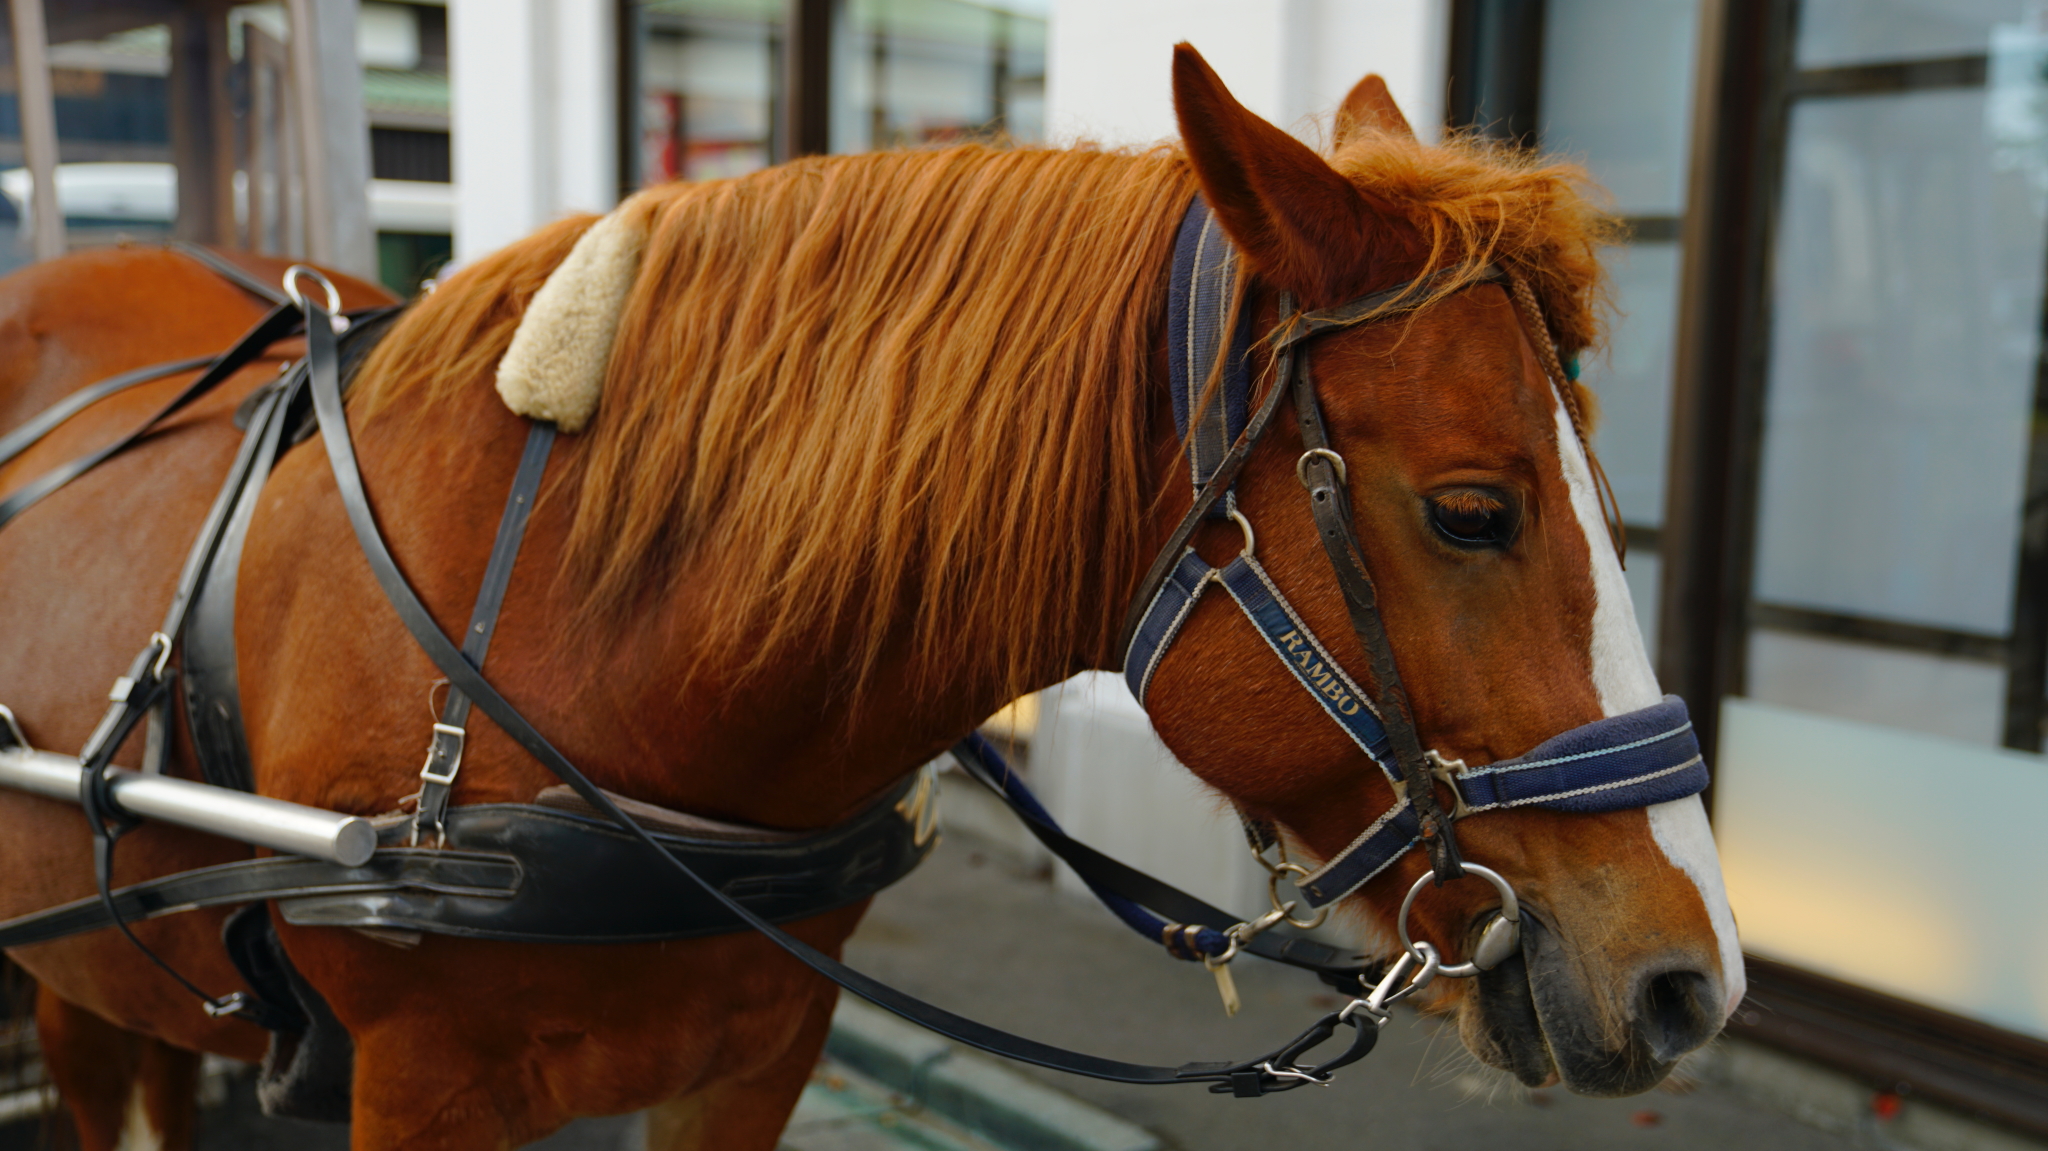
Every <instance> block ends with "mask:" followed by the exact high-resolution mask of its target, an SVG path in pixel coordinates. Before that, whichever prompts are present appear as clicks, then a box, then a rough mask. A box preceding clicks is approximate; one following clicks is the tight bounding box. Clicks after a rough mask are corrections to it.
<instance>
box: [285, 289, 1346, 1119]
mask: <svg viewBox="0 0 2048 1151" xmlns="http://www.w3.org/2000/svg"><path fill="white" fill-rule="evenodd" d="M306 311H307V324H306V326H307V329H308V336H307V361H308V364H309V365H310V369H311V386H312V394H313V410H314V413H315V415H316V416H317V418H318V420H319V424H320V435H321V439H322V441H323V443H324V444H325V446H326V449H327V459H328V463H329V465H330V466H331V467H332V469H333V471H334V478H335V485H336V488H337V490H338V491H339V493H340V496H341V501H342V506H343V508H344V509H345V510H346V512H347V514H348V518H349V525H350V527H351V528H353V529H354V531H355V535H356V542H357V543H358V545H359V546H360V547H361V548H362V551H363V555H364V558H365V559H367V560H368V561H369V564H370V569H371V572H372V574H373V575H375V577H376V579H377V582H378V584H379V585H380V586H381V587H382V588H383V589H384V594H385V596H386V597H387V598H388V599H389V600H390V601H391V605H392V607H393V608H394V609H395V610H396V611H397V612H398V616H399V619H400V620H401V621H402V622H403V623H404V624H405V627H406V630H408V631H410V632H411V633H412V635H413V639H414V640H415V641H416V642H418V643H419V645H420V647H421V649H422V650H423V651H425V652H426V654H427V657H428V658H429V659H431V660H432V661H433V662H434V664H435V666H436V667H438V668H440V670H441V674H443V675H445V676H447V677H448V681H449V686H450V687H451V688H452V689H457V690H460V691H462V692H463V693H465V694H466V695H468V696H469V697H470V698H471V699H472V700H474V701H475V704H476V707H477V708H478V709H479V710H481V711H482V712H483V713H484V714H485V715H487V716H489V717H490V719H491V721H492V722H493V723H495V724H497V725H498V727H499V728H500V729H501V730H503V731H504V732H505V734H507V735H509V736H511V737H512V739H513V741H514V742H516V743H518V744H519V745H520V746H521V747H523V748H525V749H526V751H527V752H528V753H529V754H531V755H532V756H533V757H534V758H535V759H537V760H539V761H540V763H541V765H542V766H543V767H546V768H547V769H548V770H549V771H550V772H551V773H553V774H554V775H555V776H556V777H557V778H558V779H560V780H561V781H562V782H563V783H566V784H568V785H569V787H570V788H571V789H572V790H573V791H575V792H576V794H577V795H579V796H581V797H582V799H583V801H584V802H585V803H588V804H589V805H590V806H591V807H593V808H595V809H596V810H598V811H600V812H602V813H603V814H604V815H605V816H606V817H607V818H609V819H610V820H611V821H612V822H614V823H616V824H618V825H619V826H620V827H621V828H623V829H625V830H626V831H627V832H628V833H630V834H631V835H633V836H634V837H635V838H636V839H638V840H640V841H641V842H642V843H643V844H645V845H646V846H647V848H648V849H649V850H651V851H653V852H654V853H655V854H657V855H658V856H660V858H661V859H662V860H663V861H665V862H666V863H667V864H668V865H669V866H671V867H673V868H675V869H676V870H677V871H679V872H681V873H682V874H683V875H685V876H687V877H689V879H690V880H691V881H692V882H694V883H696V884H697V885H698V886H699V887H701V888H702V889H703V890H704V891H705V892H706V893H707V894H709V895H711V896H712V897H713V898H714V899H715V900H717V902H718V903H719V904H720V905H722V906H723V907H724V908H725V909H726V910H727V911H729V912H731V913H732V914H733V915H734V916H735V917H736V918H738V919H739V920H740V921H741V922H743V923H745V924H746V925H747V926H749V927H751V928H753V929H754V930H755V931H758V932H760V933H761V934H762V935H764V936H766V937H767V938H768V939H769V940H770V941H771V942H773V943H774V944H775V945H776V946H778V947H780V948H782V949H783V950H784V951H787V952H788V953H789V954H790V955H792V956H794V957H795V958H796V959H797V960H799V961H801V962H802V963H803V964H804V965H806V966H808V967H810V968H811V969H812V970H814V971H816V972H818V973H819V974H820V975H823V976H825V977H826V978H827V979H830V980H832V981H833V982H834V983H837V984H838V985H839V986H841V987H843V988H845V989H846V990H848V991H851V992H853V993H854V994H856V995H858V996H860V997H861V998H863V999H866V1000H867V1001H869V1002H870V1003H873V1004H875V1005H876V1006H878V1007H882V1008H884V1009H886V1010H888V1011H891V1012H893V1013H895V1014H897V1015H900V1016H902V1017H903V1018H905V1019H907V1020H909V1021H911V1022H913V1023H916V1024H918V1025H919V1026H921V1027H924V1028H926V1029H927V1030H930V1031H934V1032H937V1033H938V1034H940V1035H944V1036H946V1037H947V1038H949V1039H953V1040H955V1041H957V1042H960V1043H964V1044H966V1045H967V1046H969V1047H974V1048H977V1049H979V1050H982V1051H986V1052H988V1053H990V1054H993V1055H999V1056H1002V1057H1004V1058H1007V1059H1014V1060H1017V1061H1019V1062H1022V1063H1029V1064H1033V1065H1035V1066H1039V1067H1045V1068H1049V1069H1051V1070H1055V1071H1064V1072H1068V1073H1071V1074H1075V1075H1083V1076H1087V1077H1090V1078H1094V1079H1107V1080H1111V1081H1114V1082H1120V1083H1139V1084H1167V1083H1207V1084H1211V1085H1212V1088H1211V1089H1212V1090H1221V1091H1230V1092H1232V1093H1233V1094H1237V1095H1240V1096H1256V1095H1263V1094H1271V1093H1274V1092H1277V1091H1285V1090H1290V1089H1292V1088H1294V1087H1298V1086H1300V1085H1301V1084H1302V1083H1304V1082H1310V1081H1314V1079H1313V1076H1314V1075H1318V1074H1325V1073H1327V1072H1328V1071H1330V1070H1334V1069H1335V1068H1337V1067H1339V1066H1342V1065H1344V1064H1348V1063H1350V1062H1352V1061H1354V1060H1356V1059H1358V1058H1361V1057H1362V1056H1364V1055H1365V1054H1366V1053H1367V1052H1368V1051H1370V1050H1371V1048H1372V1045H1373V1043H1374V1041H1375V1040H1376V1039H1377V1038H1378V1035H1379V1031H1378V1028H1377V1027H1376V1026H1374V1025H1372V1024H1371V1023H1370V1022H1368V1021H1365V1020H1363V1019H1361V1018H1360V1017H1359V1016H1357V1015H1349V1016H1342V1017H1340V1015H1339V1013H1337V1012H1331V1013H1330V1014H1329V1015H1326V1016H1325V1017H1324V1018H1322V1019H1320V1020H1318V1021H1317V1022H1316V1023H1315V1025H1313V1026H1311V1027H1310V1028H1309V1029H1308V1031H1306V1032H1304V1033H1303V1034H1302V1035H1301V1036H1299V1037H1298V1038H1296V1039H1295V1040H1294V1041H1293V1042H1291V1043H1289V1044H1288V1045H1287V1046H1286V1047H1283V1048H1281V1049H1280V1050H1278V1051H1275V1052H1272V1053H1271V1054H1268V1055H1265V1056H1261V1057H1259V1058H1255V1059H1250V1060H1244V1061H1239V1062H1228V1061H1226V1062H1220V1063H1188V1064H1183V1065H1181V1066H1179V1067H1166V1066H1158V1065H1149V1064H1141V1063H1127V1062H1124V1061H1122V1060H1117V1059H1106V1058H1103V1057H1101V1056H1096V1055H1087V1054H1083V1053H1081V1052H1077V1051H1069V1050H1066V1049H1065V1048H1061V1047H1056V1046H1053V1045H1052V1044H1048V1043H1041V1042H1039V1041H1037V1040H1034V1039H1027V1038H1025V1037H1023V1036H1021V1035H1015V1034H1012V1033H1010V1032H1007V1031H1003V1030H1000V1029H998V1028H995V1027H991V1026H989V1025H987V1024H985V1023H980V1022H977V1021H975V1020H972V1019H968V1018H966V1017H964V1016H961V1015H956V1014H954V1013H952V1012H950V1011H947V1010H945V1009H943V1008H940V1007H936V1006H934V1005H932V1004H930V1003H926V1002H924V1001H923V1000H920V999H917V998H915V997H913V996H910V995H906V994H904V993H903V992H901V991H898V990H896V989H895V988H893V987H890V986H888V985H887V984H884V983H881V982H879V981H877V980H875V979H873V978H871V977H869V976H867V975H865V974H863V973H861V972H859V971H855V970H854V969H852V968H850V967H847V966H846V965H844V964H842V963H840V962H839V961H838V960H835V959H833V958H832V957H830V956H828V955H826V954H825V953H823V952H821V951H819V950H817V949H816V948H814V947H812V946H810V945H809V944H807V943H805V942H803V941H802V940H800V939H797V938H795V937H794V936H791V935H790V934H788V933H787V932H784V931H782V930H781V929H780V928H778V927H776V926H775V925H774V924H772V923H769V922H768V921H767V920H765V919H762V918H761V917H760V916H758V915H756V914H754V913H753V911H751V910H750V909H748V908H747V907H746V906H744V905H743V904H741V903H739V902H738V901H736V900H734V899H732V898H731V897H730V896H728V895H727V894H726V893H725V892H723V891H721V890H719V889H718V888H717V887H716V886H714V885H713V884H711V883H709V882H708V881H706V880H705V879H704V878H703V877H702V876H700V875H698V874H697V873H696V872H695V871H694V870H692V869H691V868H690V867H689V866H688V865H687V864H685V863H684V862H683V861H682V860H680V859H678V858H677V857H676V856H675V855H674V854H673V853H671V852H670V851H669V850H668V848H667V847H665V846H664V845H663V844H662V843H661V842H660V841H659V840H657V839H656V838H655V837H654V836H652V835H651V834H649V833H648V832H647V830H646V829H645V828H643V827H641V826H640V825H639V824H638V823H637V822H635V821H634V820H633V819H632V817H630V816H628V815H627V814H626V813H625V812H624V811H622V810H620V809H619V806H618V805H617V804H615V803H613V802H612V800H611V797H610V796H609V795H607V794H606V793H605V792H604V791H603V790H602V789H600V788H599V787H598V786H597V785H596V784H595V783H593V782H591V780H590V779H589V777H587V776H585V775H584V774H583V772H582V771H580V770H579V769H578V768H577V767H576V765H575V764H573V763H571V762H569V759H568V757H566V756H564V755H563V754H562V753H561V752H560V751H558V750H557V749H556V748H555V746H554V745H553V744H552V743H550V742H548V739H547V737H546V736H544V735H542V734H541V733H540V731H539V730H538V729H536V728H535V727H534V726H533V725H532V724H531V723H529V722H528V721H527V719H526V717H525V716H523V715H521V714H520V712H519V710H518V709H517V708H515V707H513V706H512V704H511V703H510V702H508V701H507V700H506V699H505V697H504V696H502V695H500V694H498V691H497V689H496V688H495V687H493V686H492V685H491V683H490V682H489V681H488V680H486V679H485V678H484V677H483V675H482V673H480V672H479V671H478V670H477V669H476V667H475V666H474V665H473V664H472V663H471V662H470V661H469V660H468V659H467V658H466V657H464V655H463V654H462V652H461V650H460V649H458V648H457V647H456V646H455V644H454V643H452V642H451V641H450V640H449V639H448V637H447V636H446V635H445V634H443V633H442V631H441V628H440V625H439V624H437V623H436V622H435V621H434V617H433V615H432V614H431V613H430V612H428V610H427V608H426V605H424V604H422V603H421V602H420V599H419V596H418V595H417V594H415V593H414V591H413V589H412V586H411V585H410V584H409V583H408V582H407V581H406V578H405V575H404V573H403V572H401V571H400V570H399V567H398V564H397V561H396V560H394V559H393V558H392V555H391V552H390V549H389V548H388V547H387V546H386V545H385V543H384V538H383V534H382V532H381V531H380V530H379V529H378V527H377V520H376V514H375V513H374V512H373V511H372V510H371V508H370V502H369V496H368V493H367V492H366V491H365V490H364V487H363V477H362V471H361V469H360V468H359V467H358V466H357V464H356V457H355V446H354V443H353V441H352V439H351V437H350V434H349V428H348V417H347V414H346V410H345V409H344V407H343V404H342V398H341V383H340V371H339V364H338V362H337V354H336V349H335V345H334V339H333V337H332V335H331V334H329V333H328V331H327V329H326V315H325V313H324V312H323V311H322V310H321V309H320V308H319V306H318V305H316V304H315V305H309V306H308V308H307V310H306ZM1273 406H1274V404H1272V403H1269V404H1268V405H1266V408H1265V409H1264V410H1263V411H1262V414H1263V415H1265V416H1266V417H1267V418H1270V417H1271V410H1270V409H1271V408H1272V407H1273ZM1226 464H1227V460H1226ZM1221 474H1222V473H1221V472H1219V476H1220V475H1221ZM1347 1025H1348V1026H1350V1027H1351V1028H1352V1029H1353V1038H1352V1045H1351V1047H1350V1048H1349V1049H1348V1050H1346V1051H1345V1052H1344V1053H1343V1054H1341V1055H1338V1056H1336V1057H1334V1058H1332V1059H1330V1060H1328V1061H1326V1062H1324V1063H1322V1064H1320V1065H1318V1066H1316V1067H1313V1068H1299V1069H1298V1071H1297V1073H1296V1074H1295V1075H1291V1076H1282V1075H1276V1074H1274V1073H1273V1071H1272V1070H1271V1067H1272V1065H1274V1064H1278V1065H1279V1066H1280V1067H1281V1068H1283V1069H1292V1067H1293V1064H1294V1062H1295V1060H1297V1059H1298V1058H1300V1057H1301V1055H1302V1054H1304V1053H1305V1052H1306V1051H1307V1050H1308V1049H1309V1048H1310V1047H1313V1046H1315V1045H1316V1044H1318V1043H1321V1042H1322V1041H1324V1040H1326V1039H1328V1038H1329V1037H1330V1036H1332V1035H1333V1034H1335V1033H1336V1031H1337V1030H1338V1029H1339V1028H1340V1027H1342V1026H1347ZM1303 1072H1305V1073H1307V1075H1305V1076H1304V1075H1302V1074H1300V1073H1303Z"/></svg>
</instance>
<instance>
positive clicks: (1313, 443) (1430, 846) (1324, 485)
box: [1282, 349, 1465, 882]
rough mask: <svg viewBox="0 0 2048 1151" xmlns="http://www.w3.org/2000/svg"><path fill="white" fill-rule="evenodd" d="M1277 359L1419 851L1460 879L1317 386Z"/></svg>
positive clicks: (1440, 871)
mask: <svg viewBox="0 0 2048 1151" xmlns="http://www.w3.org/2000/svg"><path fill="white" fill-rule="evenodd" d="M1282 354H1283V355H1288V356H1292V355H1296V354H1300V355H1301V356H1302V362H1301V363H1300V364H1299V365H1298V366H1297V367H1296V368H1295V375H1294V410H1295V416H1296V419H1297V422H1299V423H1300V425H1301V446H1302V451H1303V453H1304V454H1303V455H1302V457H1301V458H1302V461H1303V462H1302V464H1301V468H1300V473H1301V477H1302V480H1303V482H1304V483H1305V484H1306V485H1307V487H1308V505H1309V511H1310V513H1311V514H1312V515H1313V516H1314V517H1315V521H1316V534H1317V535H1319V536H1320V537H1322V541H1323V551H1324V552H1325V553H1326V554H1327V555H1328V556H1329V558H1330V570H1331V571H1332V572H1333V573H1335V575H1336V577H1337V587H1338V590H1339V591H1341V592H1342V593H1343V596H1344V608H1345V610H1346V611H1347V612H1348V613H1349V614H1350V617H1351V630H1352V632H1353V633H1354V634H1356V635H1357V636H1358V642H1359V646H1361V647H1363V648H1364V649H1365V654H1366V661H1367V663H1368V664H1369V665H1370V666H1371V668H1372V679H1373V685H1372V690H1373V692H1374V694H1375V695H1376V696H1377V698H1376V699H1375V700H1374V703H1375V704H1376V705H1377V706H1376V708H1375V710H1377V711H1378V713H1379V716H1380V720H1381V722H1382V723H1383V724H1384V725H1385V727H1386V729H1387V741H1388V743H1389V744H1390V745H1391V746H1392V747H1393V749H1394V759H1395V761H1396V762H1398V763H1399V764H1400V766H1401V778H1402V779H1403V780H1404V781H1405V783H1406V785H1407V786H1406V790H1407V793H1408V800H1409V803H1410V804H1411V805H1412V806H1413V807H1414V809H1415V818H1416V821H1417V822H1418V823H1420V824H1421V826H1422V846H1423V848H1424V850H1425V851H1426V852H1427V853H1428V855H1429V863H1430V867H1431V868H1432V869H1433V870H1434V871H1435V872H1436V877H1437V880H1438V882H1443V881H1445V880H1450V879H1456V878H1458V877H1459V876H1461V875H1463V874H1464V873H1465V871H1464V867H1463V864H1462V861H1461V859H1460V857H1459V854H1458V842H1457V837H1456V833H1455V832H1454V831H1453V830H1452V828H1451V820H1450V817H1449V815H1447V814H1446V813H1445V811H1444V809H1443V805H1442V804H1441V803H1438V802H1437V797H1436V780H1435V778H1434V777H1433V776H1432V775H1431V774H1430V770H1429V763H1428V761H1427V760H1425V759H1424V758H1423V754H1422V740H1421V737H1420V736H1419V735H1418V734H1417V733H1416V730H1415V712H1414V709H1413V708H1412V707H1410V706H1409V703H1408V690H1407V688H1406V687H1404V686H1403V685H1402V683H1401V669H1400V667H1399V665H1398V664H1396V663H1395V661H1394V644H1393V641H1392V640H1390V639H1388V638H1387V625H1386V622H1385V621H1384V620H1382V619H1381V618H1380V610H1379V592H1378V590H1377V589H1376V588H1375V587H1374V586H1373V582H1372V573H1371V572H1370V571H1368V570H1367V568H1366V564H1365V551H1364V548H1363V547H1362V546H1361V545H1360V544H1359V542H1358V528H1357V526H1356V524H1357V521H1356V520H1354V519H1353V518H1352V515H1351V496H1350V493H1349V492H1348V491H1347V490H1346V487H1345V484H1344V479H1343V478H1342V477H1340V476H1339V475H1338V474H1337V467H1336V465H1335V463H1334V462H1333V461H1332V460H1331V459H1330V457H1329V456H1327V455H1324V454H1322V453H1324V452H1327V451H1329V450H1330V437H1329V435H1328V433H1327V432H1326V431H1325V430H1324V427H1323V414H1322V406H1321V404H1320V403H1318V402H1317V400H1316V385H1315V380H1314V377H1313V375H1312V373H1311V371H1310V368H1309V361H1308V358H1307V351H1306V349H1301V350H1300V351H1299V352H1298V353H1297V352H1296V351H1293V350H1290V351H1288V352H1284V353H1282Z"/></svg>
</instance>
